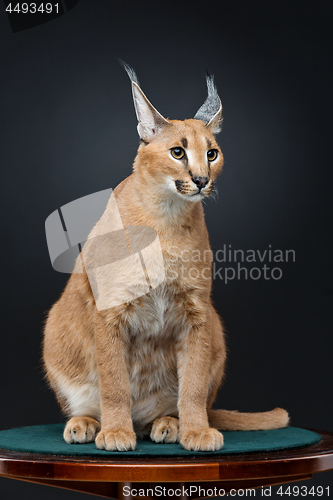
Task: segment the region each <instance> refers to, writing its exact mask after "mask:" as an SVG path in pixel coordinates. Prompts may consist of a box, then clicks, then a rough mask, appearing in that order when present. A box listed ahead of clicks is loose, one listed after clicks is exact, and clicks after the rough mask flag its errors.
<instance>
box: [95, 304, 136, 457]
mask: <svg viewBox="0 0 333 500" xmlns="http://www.w3.org/2000/svg"><path fill="white" fill-rule="evenodd" d="M95 344H96V358H97V364H98V372H99V382H100V397H101V413H102V418H101V430H100V432H99V433H98V434H97V436H96V440H95V443H96V446H97V448H99V449H101V450H104V449H105V450H108V451H114V450H118V451H128V450H134V449H135V445H136V436H135V433H134V431H133V423H132V418H131V389H130V383H129V377H128V371H127V367H126V362H125V350H126V346H125V340H124V336H123V335H122V331H121V328H120V323H119V321H118V320H117V317H116V315H112V317H110V316H109V317H107V318H106V317H104V316H102V314H101V313H99V312H97V311H96V313H95Z"/></svg>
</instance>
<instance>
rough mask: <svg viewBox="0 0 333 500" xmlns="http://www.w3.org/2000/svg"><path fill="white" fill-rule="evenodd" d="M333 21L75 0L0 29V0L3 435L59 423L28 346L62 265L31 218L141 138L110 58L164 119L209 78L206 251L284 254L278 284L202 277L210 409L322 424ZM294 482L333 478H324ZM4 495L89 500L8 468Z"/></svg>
mask: <svg viewBox="0 0 333 500" xmlns="http://www.w3.org/2000/svg"><path fill="white" fill-rule="evenodd" d="M332 14H333V3H332V2H331V1H316V2H309V1H304V0H303V1H302V2H299V1H294V0H293V1H292V2H290V0H289V1H285V0H276V1H272V0H264V1H251V2H248V1H243V2H242V1H229V2H224V1H219V2H213V1H207V2H200V3H195V2H187V1H183V2H172V1H168V2H165V3H162V2H158V3H157V2H156V4H155V6H154V5H151V4H148V3H147V2H145V1H143V2H128V3H125V2H118V3H116V2H112V1H107V0H99V1H92V0H90V1H89V0H81V1H80V2H79V4H78V5H77V6H76V7H75V8H74V9H73V10H71V11H70V12H69V13H67V14H66V15H64V16H62V17H60V18H58V19H56V20H54V21H52V22H49V23H46V24H43V25H41V26H38V27H35V28H33V29H29V30H26V31H22V32H18V33H15V34H13V33H12V32H11V29H10V25H9V22H8V19H7V17H6V14H5V12H4V9H2V8H1V9H0V43H1V45H0V47H1V48H0V68H1V70H0V72H1V84H0V91H1V129H0V130H1V197H0V202H1V205H2V244H1V262H2V266H1V281H2V286H1V294H2V301H1V304H2V316H1V325H2V335H1V352H0V356H1V360H0V380H1V384H0V401H1V412H0V428H1V429H7V428H10V427H15V426H24V425H34V424H42V423H55V422H59V421H60V419H61V418H62V417H61V415H60V411H59V408H58V406H57V404H56V402H55V398H54V397H53V394H52V393H51V392H50V391H49V390H48V389H47V386H46V383H45V381H44V379H43V372H42V367H41V355H40V344H41V339H42V323H43V320H44V318H45V314H46V311H47V310H48V309H49V308H50V307H51V305H52V303H53V302H54V301H55V300H56V299H57V297H58V296H59V294H60V291H61V290H62V289H63V287H64V286H65V283H66V280H67V276H66V275H62V274H59V273H56V272H55V271H54V270H53V269H52V267H51V264H50V260H49V256H48V251H47V247H46V241H45V230H44V222H45V219H46V217H47V216H48V215H49V214H50V213H51V212H53V211H54V210H55V209H57V208H58V207H60V206H61V205H63V204H65V203H67V202H70V201H72V200H75V199H76V198H79V197H81V196H84V195H87V194H90V193H93V192H96V191H99V190H102V189H106V188H109V187H115V186H116V185H117V184H118V183H119V182H120V181H121V180H122V179H123V178H124V177H126V176H127V175H129V174H130V172H131V164H132V161H133V158H134V156H135V152H136V148H137V144H138V136H137V132H136V119H135V114H134V108H133V103H132V98H131V90H130V84H129V81H128V77H127V75H126V74H125V72H124V70H123V69H122V68H121V66H120V65H119V63H118V60H117V58H118V57H121V58H122V59H124V60H125V61H126V62H128V63H129V64H130V65H132V66H134V67H135V69H136V70H137V72H138V76H139V79H140V83H141V85H142V88H143V90H144V92H145V93H146V94H147V95H148V97H149V99H150V100H151V101H152V103H153V104H154V105H155V106H156V107H157V109H158V110H159V111H160V112H161V113H162V114H164V115H165V116H166V117H170V118H179V119H183V118H188V117H191V116H193V115H194V114H195V112H196V111H197V109H198V108H199V106H200V105H201V104H202V102H203V101H204V99H205V97H206V88H205V81H204V75H205V71H206V69H208V70H210V71H211V72H212V73H214V75H215V81H216V84H217V86H218V90H219V94H220V96H221V99H222V102H223V106H224V126H223V131H222V133H221V135H220V136H219V143H220V145H221V148H222V150H223V152H224V155H225V167H224V171H223V173H222V175H221V177H220V180H219V183H218V188H219V198H218V201H217V202H214V201H209V202H208V203H207V204H206V214H207V224H208V228H209V232H210V237H211V243H212V247H213V249H214V250H218V249H219V248H223V245H224V244H226V245H229V244H231V245H232V248H234V249H243V250H247V249H255V250H257V249H258V250H261V251H263V250H265V249H267V248H268V245H269V244H271V245H272V248H278V249H281V250H287V249H294V250H295V252H296V262H295V263H285V264H282V265H281V266H280V267H281V268H282V270H283V277H282V279H281V280H278V281H273V280H269V281H268V280H264V279H263V278H262V279H260V280H257V281H254V280H248V281H246V280H244V279H242V280H234V281H232V282H230V283H228V284H225V283H224V282H223V281H221V280H219V279H216V280H215V282H214V301H215V303H216V306H217V309H218V311H219V312H220V314H221V315H222V316H223V318H224V321H225V323H226V326H227V330H228V346H229V362H228V370H227V377H226V380H225V384H224V387H223V389H222V390H221V391H220V394H219V398H218V404H217V406H220V407H224V408H229V409H239V410H243V411H261V410H266V409H270V408H273V407H275V406H282V407H284V408H287V409H288V410H289V412H290V415H291V423H292V425H294V426H304V427H310V428H317V429H326V430H331V431H333V404H332V396H331V394H332V389H333V381H332V333H331V332H332V315H331V307H332V292H333V288H332V263H331V262H332V259H331V254H332V244H331V243H332V239H331V227H332V225H331V217H332V203H331V189H332V188H331V180H332V160H331V154H332V153H331V150H332V140H331V134H332V83H333V82H332V72H331V65H332V34H333V33H332V31H333V30H332V21H333V19H332V17H333V16H332ZM221 265H222V264H221ZM268 265H269V264H268ZM307 484H308V485H311V484H320V485H322V486H328V485H332V486H333V473H330V472H328V473H325V474H323V475H320V476H318V477H317V478H316V479H315V480H313V482H312V483H311V482H308V483H307ZM0 492H1V495H0V496H1V499H3V500H7V499H8V500H9V499H12V498H18V497H20V498H21V497H22V498H24V499H25V500H30V499H32V498H34V499H37V498H42V497H43V496H45V495H47V496H48V498H54V499H56V498H63V499H65V498H66V499H67V498H68V499H72V498H73V499H75V498H77V499H78V498H80V497H82V499H83V498H87V497H86V496H85V495H83V494H79V493H71V492H62V491H61V490H56V489H51V488H49V489H48V488H47V487H42V486H35V485H29V484H23V483H19V482H15V481H11V480H8V479H1V481H0ZM331 494H333V491H332V492H331Z"/></svg>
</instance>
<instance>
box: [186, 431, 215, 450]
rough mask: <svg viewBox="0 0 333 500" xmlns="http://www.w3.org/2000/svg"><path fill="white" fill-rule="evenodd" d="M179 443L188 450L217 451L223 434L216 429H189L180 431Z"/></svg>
mask: <svg viewBox="0 0 333 500" xmlns="http://www.w3.org/2000/svg"><path fill="white" fill-rule="evenodd" d="M180 444H181V445H182V446H184V448H185V450H189V451H217V450H220V449H221V448H222V446H223V436H222V434H221V433H220V432H219V431H217V430H216V429H212V428H211V427H208V428H207V427H206V428H204V429H190V430H186V431H184V432H182V433H181V436H180Z"/></svg>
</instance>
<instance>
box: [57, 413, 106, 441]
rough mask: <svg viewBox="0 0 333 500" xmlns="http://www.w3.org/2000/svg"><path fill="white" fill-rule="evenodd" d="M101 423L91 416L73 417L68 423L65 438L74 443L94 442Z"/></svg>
mask: <svg viewBox="0 0 333 500" xmlns="http://www.w3.org/2000/svg"><path fill="white" fill-rule="evenodd" d="M100 429H101V425H100V423H99V422H98V421H97V420H96V419H95V418H91V417H72V418H71V419H70V420H69V421H68V422H67V424H66V427H65V430H64V434H63V436H64V440H65V441H66V443H68V444H72V443H81V444H82V443H93V442H94V441H95V437H96V434H97V433H98V432H99V431H100Z"/></svg>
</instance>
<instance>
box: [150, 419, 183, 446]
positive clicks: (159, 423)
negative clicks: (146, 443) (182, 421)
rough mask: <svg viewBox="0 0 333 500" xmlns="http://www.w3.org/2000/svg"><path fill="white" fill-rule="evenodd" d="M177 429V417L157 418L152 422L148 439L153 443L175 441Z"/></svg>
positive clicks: (176, 439)
mask: <svg viewBox="0 0 333 500" xmlns="http://www.w3.org/2000/svg"><path fill="white" fill-rule="evenodd" d="M178 430H179V420H178V418H174V417H162V418H157V419H156V420H155V421H154V423H153V427H152V429H151V433H150V439H151V440H152V441H155V443H176V442H177V441H178Z"/></svg>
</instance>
